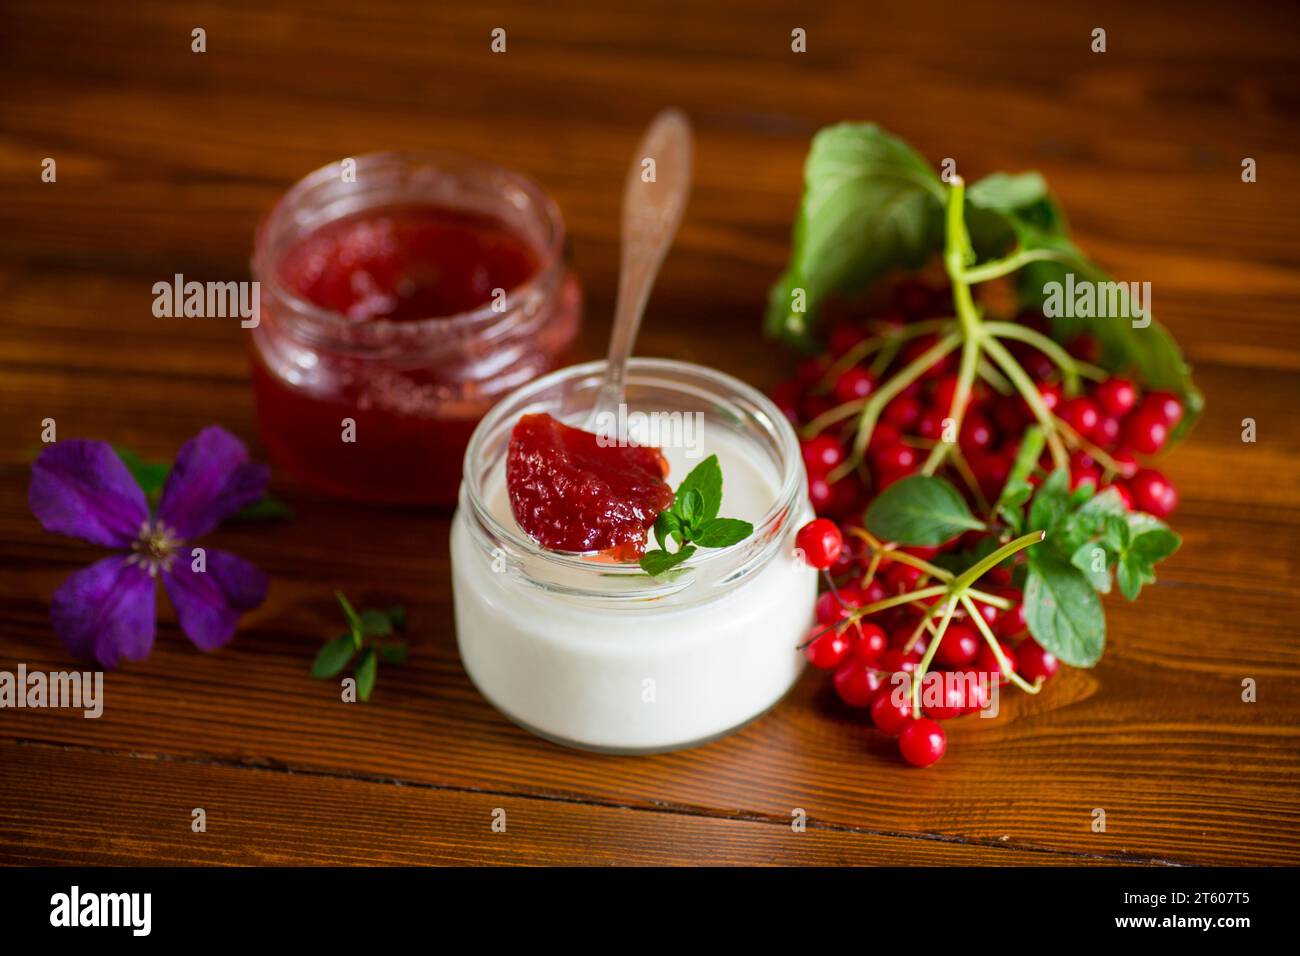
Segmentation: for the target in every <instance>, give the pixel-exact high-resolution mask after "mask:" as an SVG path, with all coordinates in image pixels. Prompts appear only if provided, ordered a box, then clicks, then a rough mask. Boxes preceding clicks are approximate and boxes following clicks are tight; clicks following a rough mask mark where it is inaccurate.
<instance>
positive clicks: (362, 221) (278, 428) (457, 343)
mask: <svg viewBox="0 0 1300 956" xmlns="http://www.w3.org/2000/svg"><path fill="white" fill-rule="evenodd" d="M564 249H565V234H564V221H563V219H562V218H561V216H560V212H559V209H558V208H557V207H556V205H555V203H554V202H552V201H551V199H550V198H549V197H548V196H547V195H546V194H545V193H543V192H542V190H541V189H540V188H539V187H538V186H537V185H536V184H534V183H533V182H531V181H530V180H528V179H527V178H525V177H523V176H521V175H519V174H517V173H513V172H510V171H509V170H506V169H502V168H500V167H498V166H494V165H491V164H488V163H484V162H480V161H477V160H472V159H467V158H463V157H457V156H452V155H434V154H404V153H377V154H373V155H369V156H360V157H357V158H355V159H354V160H343V161H341V162H338V163H333V164H331V165H329V166H326V167H324V168H322V169H318V170H317V171H316V172H314V173H312V174H311V175H309V176H307V177H306V178H304V179H303V180H301V181H300V182H299V183H298V184H297V185H295V186H294V187H293V188H292V189H290V190H289V191H288V192H287V193H286V194H285V195H284V197H283V198H281V199H280V201H279V202H278V203H277V204H276V206H275V208H274V209H272V211H271V213H270V215H269V216H267V218H266V219H265V221H263V222H262V224H261V226H260V227H259V228H258V231H257V237H256V243H255V246H254V250H253V261H252V269H253V277H254V278H255V279H257V280H258V281H259V282H260V283H261V317H260V322H259V324H258V325H257V326H256V327H255V328H254V329H253V330H252V339H251V340H252V378H253V388H254V394H255V397H256V402H257V417H258V424H259V427H260V430H261V434H262V440H263V442H264V443H265V445H266V447H267V451H268V452H269V453H270V455H271V457H272V459H273V460H274V461H275V462H276V463H277V464H278V465H279V466H280V467H282V468H284V469H285V470H286V471H287V472H289V473H290V474H292V475H293V476H294V477H295V478H297V479H298V480H299V481H302V482H304V483H305V484H307V485H309V486H310V487H313V488H316V489H318V490H320V491H323V492H325V493H327V494H331V495H336V496H339V497H343V498H350V499H355V500H360V501H369V502H378V503H386V504H401V505H451V504H454V503H455V501H456V492H457V488H458V487H459V484H460V479H461V470H462V458H463V456H464V452H465V447H466V445H467V444H468V442H469V437H470V434H471V433H472V432H473V430H474V426H475V425H476V424H477V423H478V420H479V419H480V418H482V417H483V414H484V413H485V412H486V411H487V410H488V409H489V408H491V407H492V405H493V404H494V403H495V402H496V400H497V399H498V398H500V397H501V396H503V395H505V394H506V393H507V392H510V391H511V390H513V389H515V388H517V387H518V386H520V385H523V384H525V383H526V382H529V381H531V380H532V379H534V378H536V377H538V376H539V375H541V374H543V373H546V372H549V371H551V370H552V369H554V368H557V367H559V366H561V365H563V364H565V359H566V358H567V353H568V350H569V348H570V346H571V345H572V343H573V340H574V338H575V336H576V335H577V332H578V328H579V325H580V322H581V313H582V297H581V292H580V291H579V288H578V284H577V281H576V279H575V278H574V276H573V275H572V273H571V272H570V271H569V268H568V264H567V262H566V260H565V255H564Z"/></svg>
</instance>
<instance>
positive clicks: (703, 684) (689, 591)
mask: <svg viewBox="0 0 1300 956" xmlns="http://www.w3.org/2000/svg"><path fill="white" fill-rule="evenodd" d="M781 425H782V426H783V427H784V422H782V423H781ZM664 454H665V456H666V457H667V458H668V461H669V466H670V471H669V475H668V482H669V484H670V485H672V486H673V487H676V486H677V484H678V483H679V482H680V481H681V480H682V478H683V477H684V476H685V475H686V474H687V472H689V471H690V469H691V468H692V467H694V465H695V464H697V463H698V460H699V459H698V458H696V459H689V458H687V457H686V455H685V452H683V451H682V450H680V449H673V448H665V449H664ZM709 454H716V455H717V456H718V460H719V463H720V464H721V466H722V474H723V500H722V509H721V514H722V515H723V516H724V517H734V518H743V519H746V520H748V521H750V522H752V523H754V524H755V525H756V526H758V525H759V524H760V522H761V521H762V519H763V518H764V516H765V515H767V514H768V513H769V512H770V510H771V509H772V507H773V506H774V504H776V502H777V497H778V494H779V491H780V484H781V475H780V474H778V473H777V469H776V467H775V465H774V464H773V462H772V458H771V455H770V454H767V453H764V452H763V451H761V450H760V449H759V448H758V447H757V446H756V445H754V444H753V443H752V442H751V441H749V440H748V439H747V438H745V437H744V436H742V435H739V434H737V433H735V432H733V431H731V430H729V429H727V428H723V427H714V428H710V427H708V426H707V425H706V426H705V429H704V449H703V455H704V456H707V455H709ZM483 500H484V501H485V502H486V504H487V508H488V510H489V511H490V512H491V514H492V515H493V517H495V519H496V520H497V521H498V522H499V523H500V524H501V525H502V527H504V528H508V529H509V530H511V531H514V532H517V533H521V534H522V532H519V531H518V526H517V525H516V523H515V520H514V516H513V514H512V513H511V509H510V504H509V500H508V497H507V494H506V489H505V481H504V468H503V467H497V468H496V469H495V471H494V473H493V474H492V475H491V476H490V477H489V478H488V480H487V481H485V483H484V487H483ZM794 507H795V509H796V511H797V513H795V514H793V515H787V516H786V518H785V520H784V521H783V523H782V524H781V526H780V528H779V530H774V531H773V534H772V536H773V537H775V539H776V540H775V542H774V544H773V547H772V548H771V549H770V550H769V551H768V552H767V556H766V558H764V559H761V560H760V559H755V560H753V561H751V562H750V563H749V564H748V566H747V567H748V573H747V574H746V576H744V577H743V578H742V579H741V580H739V581H733V582H732V583H729V584H728V583H724V582H725V581H726V579H727V578H734V577H735V576H736V575H735V574H734V573H730V570H728V571H723V572H721V573H720V571H719V568H721V567H723V566H724V565H726V566H727V567H728V568H730V565H734V564H736V563H737V561H738V560H739V559H738V558H736V557H733V556H731V555H728V554H726V552H727V551H733V550H735V551H736V553H737V554H739V553H740V551H743V550H744V547H743V546H740V549H739V550H736V549H724V550H723V551H720V552H717V554H718V558H717V559H715V560H716V561H717V562H718V563H717V564H709V565H708V566H706V567H701V568H696V569H692V570H690V571H688V572H686V576H685V577H683V578H682V579H681V580H683V581H685V580H688V579H690V578H691V576H694V579H693V580H692V583H691V584H690V585H689V586H686V587H684V588H682V589H681V590H680V591H678V592H676V593H668V594H662V595H656V596H653V597H648V598H646V599H642V600H635V601H629V600H627V599H626V598H625V599H623V600H602V599H599V598H596V599H589V598H588V597H585V596H572V595H570V594H566V593H556V591H555V590H554V589H551V590H548V589H547V588H545V587H543V586H539V585H538V584H537V583H536V582H535V581H533V580H530V579H529V578H528V576H526V575H520V574H514V573H510V572H509V571H508V570H506V569H505V568H504V567H503V562H502V561H501V560H500V556H499V555H498V559H497V560H496V561H494V560H493V556H492V554H491V553H490V551H489V550H487V549H485V548H484V547H483V546H482V543H481V542H480V541H478V540H475V537H474V532H473V530H472V529H471V527H470V519H469V518H468V517H467V515H466V510H467V508H466V503H465V498H464V496H463V495H462V502H461V508H460V510H459V511H458V512H457V514H456V517H455V520H454V521H453V523H452V533H451V557H452V578H453V589H454V595H455V609H456V632H457V638H458V641H459V645H460V654H461V659H462V661H463V662H464V665H465V669H466V671H468V673H469V675H470V677H471V678H472V679H473V681H474V683H475V685H477V687H478V688H479V690H480V691H481V692H482V693H483V695H484V696H485V697H486V698H487V699H488V700H489V701H491V702H492V703H493V704H494V705H495V706H496V707H497V708H498V709H500V710H501V711H503V712H504V713H505V714H506V715H507V716H509V717H510V718H512V719H513V720H514V721H516V722H517V723H519V724H522V725H524V726H525V727H527V728H529V729H530V730H532V731H534V732H536V733H539V734H541V735H543V736H546V737H550V738H552V739H554V740H557V741H559V742H561V743H566V744H569V745H573V746H579V747H586V748H593V749H601V750H611V751H619V752H652V751H658V750H671V749H676V748H679V747H685V746H689V745H692V744H696V743H702V742H705V741H708V740H711V739H714V738H716V737H719V736H722V735H724V734H726V733H727V732H729V731H731V730H734V729H737V728H739V727H741V726H743V725H744V724H746V723H748V722H749V721H751V720H753V719H754V718H756V717H758V716H760V715H761V714H763V713H764V712H765V711H767V710H768V709H769V708H770V707H771V706H772V705H773V704H775V703H776V702H777V701H778V700H780V699H781V697H782V696H783V695H784V694H785V692H786V691H787V690H789V688H790V686H791V685H792V684H793V683H794V681H795V679H796V678H797V677H798V676H799V673H800V671H801V669H802V667H803V660H804V659H803V656H802V655H801V654H800V653H799V652H798V651H797V650H796V648H797V646H798V644H799V642H800V639H801V637H802V635H803V634H804V633H805V631H806V630H807V628H808V626H809V624H810V623H811V619H812V606H813V601H814V599H815V596H816V590H817V581H816V573H815V572H814V571H813V570H812V569H811V568H808V567H807V566H806V565H804V564H803V563H802V562H799V561H797V560H796V559H795V558H794V556H793V550H794V543H793V536H794V532H795V530H796V529H797V528H798V527H799V526H800V525H801V524H802V523H804V522H805V521H807V520H808V519H809V518H810V517H811V511H810V510H809V509H808V505H807V501H806V496H805V495H804V494H803V493H802V492H801V493H800V495H799V500H798V502H797V503H796V504H795V506H794ZM750 553H751V554H752V553H753V550H752V549H751V551H750ZM598 569H599V565H596V564H593V565H592V566H591V570H590V571H588V570H587V569H577V570H575V571H573V574H572V576H573V577H574V578H590V577H591V576H592V575H593V574H594V572H595V571H596V570H598ZM734 571H736V572H739V571H740V568H739V567H736V568H735V569H734ZM549 580H550V581H552V582H555V581H559V582H560V587H561V589H563V588H565V587H567V584H566V581H567V579H566V577H565V574H564V573H563V572H561V573H560V574H559V575H557V576H555V577H551V578H549ZM635 580H637V582H638V586H639V587H646V586H649V585H650V579H649V578H646V577H642V578H640V579H635Z"/></svg>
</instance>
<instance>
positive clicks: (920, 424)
mask: <svg viewBox="0 0 1300 956" xmlns="http://www.w3.org/2000/svg"><path fill="white" fill-rule="evenodd" d="M947 415H948V413H947V412H941V411H939V410H938V409H933V408H932V409H930V411H928V412H926V413H925V414H923V415H922V416H921V417H920V418H918V419H917V420H916V425H914V426H913V428H914V430H915V432H916V435H917V437H918V438H924V439H926V440H927V441H938V440H939V439H940V438H941V437H942V435H943V423H944V421H945V420H946V418H947Z"/></svg>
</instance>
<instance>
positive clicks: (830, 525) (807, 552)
mask: <svg viewBox="0 0 1300 956" xmlns="http://www.w3.org/2000/svg"><path fill="white" fill-rule="evenodd" d="M794 543H795V547H797V548H798V549H799V550H800V551H802V552H803V559H804V561H805V562H806V563H808V564H810V565H812V566H813V567H814V568H829V567H830V566H831V565H832V564H834V563H835V561H836V559H838V558H839V556H840V549H841V548H843V547H844V537H843V535H841V534H840V529H839V528H838V527H836V525H835V522H834V521H831V520H830V519H828V518H814V519H813V520H812V521H809V522H808V523H807V524H806V525H804V526H803V527H802V528H800V529H799V533H798V534H796V535H795V536H794Z"/></svg>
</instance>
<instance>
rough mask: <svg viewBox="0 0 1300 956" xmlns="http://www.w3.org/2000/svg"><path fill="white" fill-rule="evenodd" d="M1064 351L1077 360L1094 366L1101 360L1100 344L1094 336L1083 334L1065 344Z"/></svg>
mask: <svg viewBox="0 0 1300 956" xmlns="http://www.w3.org/2000/svg"><path fill="white" fill-rule="evenodd" d="M1065 349H1066V351H1067V352H1069V353H1070V354H1071V355H1073V356H1074V357H1075V358H1077V359H1082V360H1083V361H1085V362H1091V363H1093V364H1096V362H1097V360H1098V359H1100V358H1101V342H1099V341H1097V337H1096V336H1095V335H1089V334H1088V333H1087V332H1084V333H1083V334H1081V335H1076V336H1075V337H1074V338H1072V339H1070V341H1068V342H1066V343H1065Z"/></svg>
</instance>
